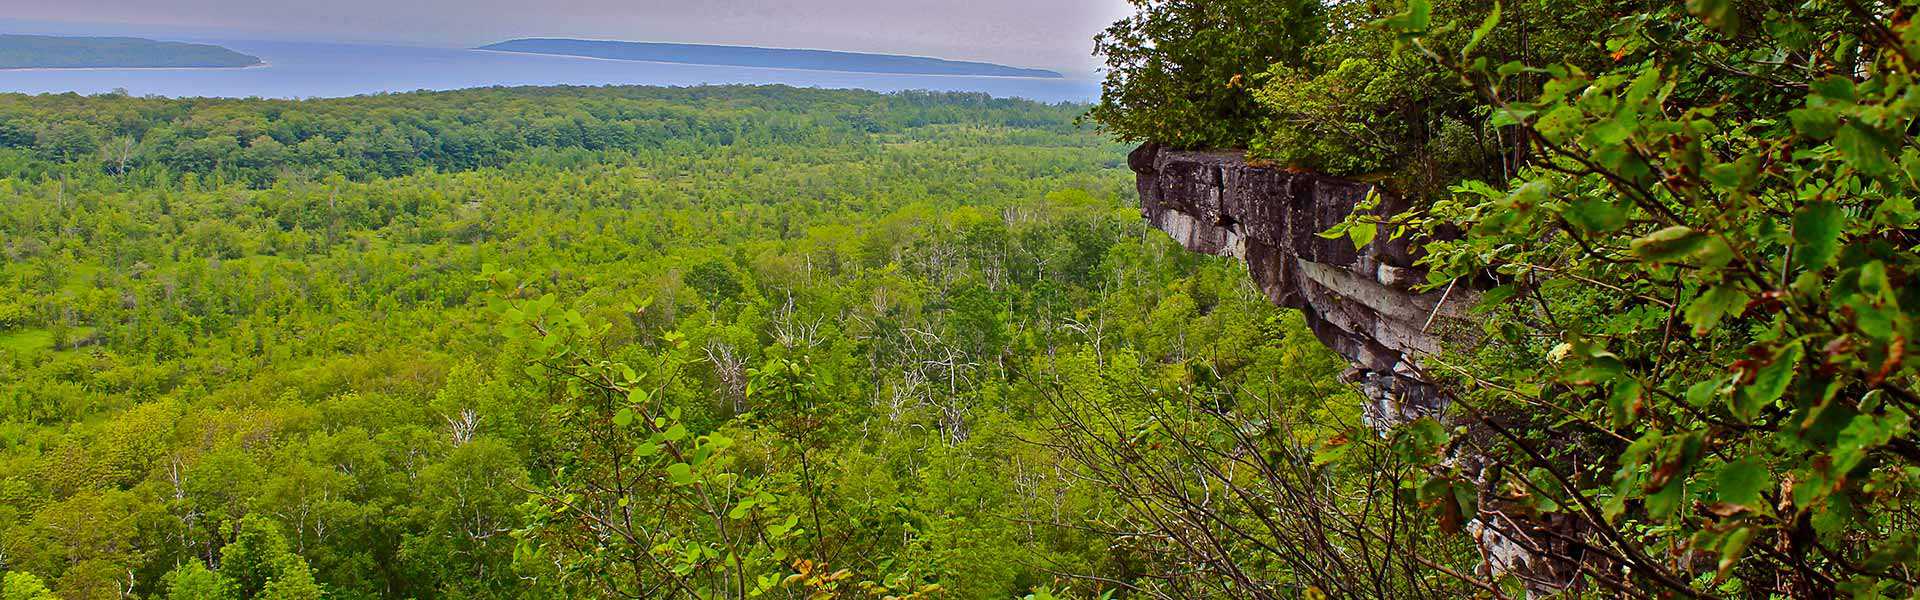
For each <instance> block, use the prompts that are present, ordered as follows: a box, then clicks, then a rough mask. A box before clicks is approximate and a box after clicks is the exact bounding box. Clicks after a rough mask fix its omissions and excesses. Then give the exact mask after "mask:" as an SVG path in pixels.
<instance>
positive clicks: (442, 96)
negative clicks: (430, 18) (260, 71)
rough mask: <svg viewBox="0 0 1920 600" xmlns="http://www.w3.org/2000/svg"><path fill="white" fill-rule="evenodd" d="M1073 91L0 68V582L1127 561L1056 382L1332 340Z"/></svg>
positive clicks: (1162, 378) (730, 571) (1051, 565)
mask: <svg viewBox="0 0 1920 600" xmlns="http://www.w3.org/2000/svg"><path fill="white" fill-rule="evenodd" d="M1084 110H1085V107H1084V106H1071V105H1064V106H1049V105H1042V104H1035V103H1031V102H1025V101H1008V100H992V99H988V98H985V97H983V96H976V95H961V94H951V95H950V94H898V95H880V94H874V93H867V92H840V91H814V90H798V89H791V88H779V87H768V88H749V87H732V88H696V89H683V90H666V89H653V88H608V89H510V90H485V91H467V92H454V93H437V94H407V95H398V96H385V97H373V98H358V99H348V100H329V101H307V102H276V101H215V100H180V101H176V100H144V99H131V98H106V97H102V98H84V97H71V96H70V97H22V96H11V97H3V98H0V115H4V117H0V118H4V121H0V123H4V124H0V131H10V132H16V133H14V134H13V137H9V138H6V139H8V140H9V142H8V145H9V146H10V147H9V148H7V149H6V150H4V151H0V194H4V195H5V198H6V199H7V201H6V202H5V203H4V204H3V205H0V214H3V215H4V216H0V231H5V232H6V234H7V235H6V240H5V242H4V244H5V251H6V261H5V263H4V265H5V266H4V271H0V273H3V274H4V275H3V276H0V281H4V284H3V285H4V287H0V289H4V293H0V299H3V300H0V369H4V371H0V373H3V375H0V380H4V381H5V382H6V385H5V386H4V388H3V391H0V414H4V415H5V420H4V425H0V448H4V454H0V482H3V483H0V564H4V566H5V568H6V569H7V570H8V579H7V580H6V581H7V583H6V586H7V587H6V588H5V590H6V594H9V595H5V596H4V597H6V598H8V599H9V600H12V599H14V598H40V597H45V596H44V594H42V595H36V594H41V593H40V592H37V591H32V590H39V589H41V588H40V587H39V586H40V585H44V588H45V589H48V590H51V591H52V593H53V594H54V595H55V596H57V597H59V598H120V597H128V596H138V597H143V598H276V599H280V598H288V599H290V598H317V597H325V598H574V597H654V596H668V595H685V596H699V597H733V598H738V597H744V596H755V595H758V596H768V597H809V596H812V595H816V594H822V593H825V594H828V595H831V596H834V597H876V598H877V597H881V596H895V597H902V598H905V597H933V596H943V597H970V598H971V597H1019V596H1024V595H1027V594H1034V593H1038V594H1042V595H1044V594H1048V593H1053V592H1062V593H1064V591H1065V590H1067V589H1069V588H1071V589H1075V590H1081V591H1092V590H1095V589H1099V588H1101V587H1102V586H1098V585H1092V584H1089V583H1081V582H1079V581H1077V580H1074V579H1072V578H1070V577H1068V576H1067V575H1065V574H1069V573H1072V574H1099V575H1101V576H1103V577H1111V578H1124V577H1132V576H1134V574H1136V573H1139V572H1142V571H1147V570H1152V569H1155V568H1156V567H1154V566H1153V564H1154V561H1155V560H1156V559H1157V557H1156V556H1154V555H1153V554H1152V553H1150V552H1146V551H1145V550H1143V549H1142V550H1134V549H1127V548H1123V547H1120V548H1116V547H1110V545H1109V542H1110V540H1108V539H1107V538H1105V537H1104V536H1102V535H1099V534H1096V533H1093V532H1091V531H1089V530H1088V529H1087V526H1088V524H1090V523H1100V522H1104V521H1107V520H1110V519H1115V518H1118V516H1119V515H1117V514H1115V512H1114V511H1115V510H1116V509H1117V508H1118V507H1121V506H1124V501H1123V500H1121V499H1118V498H1116V497H1114V496H1113V495H1112V491H1110V490H1107V489H1104V488H1101V487H1099V486H1096V485H1092V484H1089V483H1087V482H1085V481H1081V480H1078V479H1076V478H1074V477H1070V476H1065V475H1064V473H1066V472H1067V471H1068V470H1070V469H1071V467H1070V465H1069V464H1068V463H1067V461H1066V459H1065V458H1064V457H1062V456H1060V455H1059V454H1058V453H1056V452H1054V451H1052V450H1050V449H1049V446H1048V444H1049V443H1053V442H1052V440H1055V438H1057V437H1058V435H1059V434H1058V432H1056V431H1053V430H1052V428H1050V426H1049V419H1048V417H1047V416H1046V415H1047V414H1048V413H1049V412H1050V411H1051V410H1052V408H1051V407H1052V406H1053V405H1054V404H1055V403H1062V402H1072V403H1087V402H1100V403H1108V404H1111V403H1133V404H1139V405H1141V406H1157V405H1159V404H1161V403H1176V404H1186V403H1200V402H1207V401H1210V400H1208V399H1209V398H1212V397H1213V396H1214V395H1215V394H1217V393H1218V392H1219V390H1223V389H1227V388H1229V387H1230V388H1233V389H1236V390H1244V392H1243V393H1248V394H1258V395H1260V396H1262V397H1264V398H1267V399H1268V400H1270V401H1272V402H1273V403H1275V404H1276V405H1280V404H1284V403H1283V402H1282V399H1284V398H1291V397H1328V396H1332V397H1337V396H1338V395H1340V394H1341V393H1342V392H1343V388H1342V386H1340V384H1338V383H1337V382H1335V381H1334V380H1333V377H1334V376H1335V375H1337V374H1338V371H1339V370H1340V369H1341V368H1342V366H1343V365H1341V364H1339V363H1338V359H1337V357H1333V356H1331V355H1329V354H1326V353H1324V352H1322V351H1321V350H1320V349H1319V348H1318V346H1317V344H1316V343H1315V342H1313V340H1312V338H1311V336H1309V335H1306V334H1305V333H1304V330H1302V329H1301V327H1300V325H1299V323H1298V317H1297V316H1289V315H1284V314H1280V312H1279V311H1278V310H1277V309H1274V308H1273V307H1271V306H1270V305H1268V304H1267V303H1266V302H1265V300H1264V299H1262V298H1261V297H1259V295H1258V294H1257V293H1255V292H1253V291H1252V289H1251V286H1250V285H1248V284H1247V283H1245V281H1246V277H1245V274H1244V272H1243V271H1240V270H1238V269H1237V268H1236V267H1235V266H1233V265H1232V264H1231V263H1226V262H1222V261H1219V260H1215V259H1206V258H1202V257H1197V256H1193V255H1189V254H1187V253H1185V252H1183V251H1181V250H1180V249H1179V248H1178V246H1177V245H1174V244H1173V243H1172V242H1171V241H1169V240H1167V239H1166V238H1165V236H1163V235H1160V234H1158V233H1157V232H1153V231H1151V230H1150V229H1148V228H1147V227H1145V225H1143V224H1142V223H1141V222H1140V221H1139V215H1138V211H1137V210H1136V209H1134V208H1132V207H1131V206H1130V205H1129V201H1128V197H1129V195H1130V194H1131V185H1132V180H1131V176H1130V173H1128V172H1127V171H1126V169H1125V166H1124V151H1125V147H1123V146H1120V145H1117V144H1116V143H1114V142H1112V141H1110V140H1108V139H1106V138H1105V137H1103V136H1101V135H1099V134H1097V133H1095V132H1092V131H1090V130H1086V129H1084V128H1081V127H1078V126H1076V125H1075V124H1074V122H1073V121H1074V119H1075V117H1076V116H1077V115H1078V114H1079V113H1081V112H1083V111H1084ZM20 131H31V132H32V135H31V136H28V135H21V134H19V133H17V132H20ZM1306 408H1307V407H1306V406H1288V407H1285V409H1286V410H1288V411H1292V410H1295V409H1302V410H1304V409H1306ZM1316 412H1317V411H1316ZM1302 416H1307V415H1304V414H1303V415H1302ZM1314 416H1318V417H1323V418H1326V419H1328V420H1329V421H1332V420H1337V419H1339V418H1342V417H1343V416H1344V415H1339V414H1325V415H1314ZM33 580H37V581H38V582H41V583H32V581H33ZM1106 588H1107V589H1111V586H1106ZM943 590H944V591H943ZM915 594H919V596H915Z"/></svg>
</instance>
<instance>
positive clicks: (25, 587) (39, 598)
mask: <svg viewBox="0 0 1920 600" xmlns="http://www.w3.org/2000/svg"><path fill="white" fill-rule="evenodd" d="M0 600H59V597H58V596H55V595H53V592H52V591H49V590H47V584H46V583H44V582H42V581H40V578H39V577H35V576H34V575H33V574H32V573H28V572H25V571H12V572H8V573H7V574H6V576H5V577H4V578H0Z"/></svg>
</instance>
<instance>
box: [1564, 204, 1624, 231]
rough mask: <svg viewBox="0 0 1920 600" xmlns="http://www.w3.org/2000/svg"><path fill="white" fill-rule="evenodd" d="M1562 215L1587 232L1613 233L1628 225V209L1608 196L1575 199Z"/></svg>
mask: <svg viewBox="0 0 1920 600" xmlns="http://www.w3.org/2000/svg"><path fill="white" fill-rule="evenodd" d="M1560 216H1562V217H1565V218H1566V219H1567V222H1568V223H1572V224H1573V226H1574V227H1577V228H1579V229H1581V230H1582V231H1585V232H1587V233H1612V232H1614V231H1618V230H1619V229H1620V228H1621V227H1626V226H1627V211H1626V209H1625V208H1624V207H1622V206H1621V205H1620V203H1618V202H1614V201H1613V200H1610V199H1607V198H1584V199H1581V200H1575V201H1574V202H1573V203H1572V204H1568V205H1567V208H1566V210H1562V211H1560Z"/></svg>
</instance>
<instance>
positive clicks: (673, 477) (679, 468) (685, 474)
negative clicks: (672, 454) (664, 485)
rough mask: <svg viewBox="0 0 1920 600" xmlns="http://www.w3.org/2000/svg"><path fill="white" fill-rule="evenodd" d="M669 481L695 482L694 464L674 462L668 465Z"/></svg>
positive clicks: (679, 482) (683, 483) (685, 483)
mask: <svg viewBox="0 0 1920 600" xmlns="http://www.w3.org/2000/svg"><path fill="white" fill-rule="evenodd" d="M667 481H669V482H671V483H673V484H674V485H687V484H690V483H693V465H689V464H687V463H673V464H671V465H667Z"/></svg>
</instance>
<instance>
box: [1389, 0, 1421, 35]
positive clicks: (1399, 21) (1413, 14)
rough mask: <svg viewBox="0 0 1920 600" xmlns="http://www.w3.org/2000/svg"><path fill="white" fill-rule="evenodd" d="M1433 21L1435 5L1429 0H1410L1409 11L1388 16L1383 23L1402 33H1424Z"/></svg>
mask: <svg viewBox="0 0 1920 600" xmlns="http://www.w3.org/2000/svg"><path fill="white" fill-rule="evenodd" d="M1432 21H1433V5H1432V4H1431V3H1429V2H1428V1H1427V0H1408V2H1407V11H1406V12H1403V13H1400V14H1397V15H1394V16H1391V17H1387V18H1386V19H1384V20H1382V21H1381V25H1383V26H1385V27H1386V28H1387V29H1390V30H1393V31H1398V32H1402V33H1422V32H1425V31H1426V30H1427V27H1428V25H1430V24H1431V23H1432Z"/></svg>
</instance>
